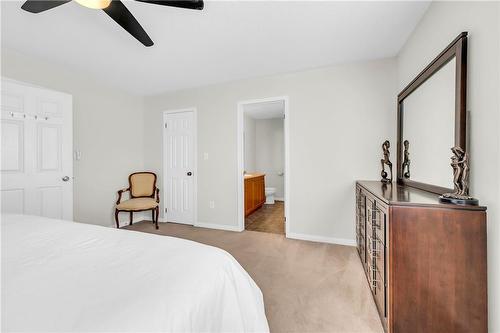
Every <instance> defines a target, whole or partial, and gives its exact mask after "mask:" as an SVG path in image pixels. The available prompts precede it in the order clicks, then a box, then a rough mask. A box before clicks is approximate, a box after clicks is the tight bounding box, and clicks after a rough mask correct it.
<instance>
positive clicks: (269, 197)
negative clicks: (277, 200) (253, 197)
mask: <svg viewBox="0 0 500 333" xmlns="http://www.w3.org/2000/svg"><path fill="white" fill-rule="evenodd" d="M265 192H266V205H274V194H275V193H276V188H274V187H266V188H265ZM261 193H262V192H261Z"/></svg>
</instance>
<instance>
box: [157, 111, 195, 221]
mask: <svg viewBox="0 0 500 333" xmlns="http://www.w3.org/2000/svg"><path fill="white" fill-rule="evenodd" d="M183 112H193V121H194V129H195V130H194V131H193V150H194V170H193V173H194V175H193V176H194V177H193V178H194V179H193V189H194V199H193V200H194V202H193V208H194V213H193V215H194V216H193V224H192V225H195V224H196V221H197V220H198V110H197V109H196V108H195V107H189V108H184V109H174V110H166V111H163V115H162V119H161V120H162V121H161V133H162V146H161V155H162V158H161V167H162V171H161V175H162V186H163V200H161V198H162V195H161V193H160V210H161V212H160V218H161V219H162V220H163V222H168V221H167V218H166V216H165V200H164V199H165V189H166V188H167V186H166V180H167V177H165V158H166V156H165V117H166V115H167V114H171V113H183ZM158 220H160V219H158ZM158 222H160V221H158ZM185 224H187V223H185ZM188 225H189V224H188Z"/></svg>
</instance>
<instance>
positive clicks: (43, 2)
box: [21, 0, 71, 14]
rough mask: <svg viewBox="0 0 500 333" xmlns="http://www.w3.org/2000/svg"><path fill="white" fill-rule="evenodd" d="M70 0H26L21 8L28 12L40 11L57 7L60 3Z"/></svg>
mask: <svg viewBox="0 0 500 333" xmlns="http://www.w3.org/2000/svg"><path fill="white" fill-rule="evenodd" d="M70 1H71V0H57V1H49V0H28V1H26V2H25V3H24V4H23V5H22V6H21V8H22V9H24V10H25V11H27V12H30V13H35V14H36V13H41V12H44V11H46V10H49V9H52V8H55V7H58V6H60V5H64V4H65V3H67V2H70Z"/></svg>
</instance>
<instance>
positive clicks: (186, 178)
mask: <svg viewBox="0 0 500 333" xmlns="http://www.w3.org/2000/svg"><path fill="white" fill-rule="evenodd" d="M164 124H165V126H164V127H165V129H164V130H165V133H164V149H163V156H164V177H165V178H164V179H165V182H164V184H165V193H164V195H163V196H164V198H163V200H164V202H165V208H166V214H165V216H166V220H167V221H168V222H175V223H184V224H194V215H195V207H194V205H195V193H194V191H195V188H194V184H195V182H194V177H195V175H194V171H195V149H194V147H195V139H194V136H195V131H196V128H195V120H194V111H185V112H176V113H166V114H165V116H164Z"/></svg>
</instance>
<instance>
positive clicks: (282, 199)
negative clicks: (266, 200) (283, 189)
mask: <svg viewBox="0 0 500 333" xmlns="http://www.w3.org/2000/svg"><path fill="white" fill-rule="evenodd" d="M274 201H285V198H274Z"/></svg>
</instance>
